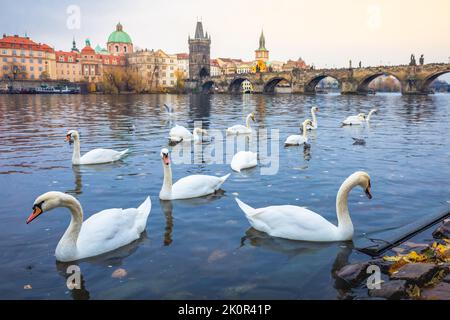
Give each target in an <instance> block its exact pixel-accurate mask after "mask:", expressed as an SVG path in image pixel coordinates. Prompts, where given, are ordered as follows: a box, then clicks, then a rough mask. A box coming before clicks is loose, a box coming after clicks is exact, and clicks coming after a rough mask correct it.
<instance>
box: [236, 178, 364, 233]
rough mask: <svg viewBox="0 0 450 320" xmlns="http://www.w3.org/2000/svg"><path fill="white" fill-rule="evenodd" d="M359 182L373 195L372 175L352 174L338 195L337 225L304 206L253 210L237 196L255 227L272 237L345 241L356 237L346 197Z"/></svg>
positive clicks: (241, 206) (239, 203)
mask: <svg viewBox="0 0 450 320" xmlns="http://www.w3.org/2000/svg"><path fill="white" fill-rule="evenodd" d="M358 185H359V186H361V187H362V188H363V189H364V191H365V193H366V195H367V197H368V198H369V199H371V198H372V194H371V193H370V177H369V175H368V174H367V173H366V172H362V171H358V172H355V173H353V174H352V175H351V176H349V177H348V178H347V179H346V180H345V181H344V183H343V184H342V185H341V187H340V188H339V191H338V193H337V197H336V212H337V220H338V225H337V226H335V225H334V224H332V223H331V222H329V221H328V220H326V219H325V218H323V217H322V216H321V215H319V214H317V213H315V212H313V211H311V210H308V209H306V208H305V207H297V206H291V205H284V206H270V207H265V208H259V209H254V208H252V207H250V206H248V205H247V204H245V203H243V202H242V201H240V200H239V199H237V198H236V201H237V203H238V205H239V207H240V208H241V209H242V211H244V213H245V215H246V217H247V219H248V221H249V222H250V224H251V225H252V227H253V228H255V229H257V230H259V231H263V232H266V233H267V234H269V235H270V236H273V237H279V238H285V239H291V240H304V241H323V242H325V241H344V240H351V239H352V237H353V224H352V221H351V219H350V214H349V212H348V205H347V198H348V194H349V192H350V191H351V190H352V189H353V188H354V187H355V186H358Z"/></svg>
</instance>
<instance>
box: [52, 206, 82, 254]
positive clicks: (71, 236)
mask: <svg viewBox="0 0 450 320" xmlns="http://www.w3.org/2000/svg"><path fill="white" fill-rule="evenodd" d="M61 207H65V208H67V209H69V210H70V213H71V214H72V217H71V219H70V224H69V227H67V229H66V232H64V235H63V236H62V238H61V240H60V241H59V244H58V247H61V248H64V251H65V252H69V251H70V252H73V253H74V252H76V249H77V240H78V235H79V233H80V230H81V225H82V224H83V209H82V208H81V204H80V203H79V202H78V200H76V199H75V198H73V197H65V198H63V199H61Z"/></svg>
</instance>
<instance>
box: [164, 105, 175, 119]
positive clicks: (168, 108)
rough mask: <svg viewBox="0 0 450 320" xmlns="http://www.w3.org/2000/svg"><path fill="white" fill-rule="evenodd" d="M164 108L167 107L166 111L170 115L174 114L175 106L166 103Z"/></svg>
mask: <svg viewBox="0 0 450 320" xmlns="http://www.w3.org/2000/svg"><path fill="white" fill-rule="evenodd" d="M164 109H166V112H167V114H168V115H170V116H171V115H173V108H172V107H171V106H168V105H167V104H165V103H164Z"/></svg>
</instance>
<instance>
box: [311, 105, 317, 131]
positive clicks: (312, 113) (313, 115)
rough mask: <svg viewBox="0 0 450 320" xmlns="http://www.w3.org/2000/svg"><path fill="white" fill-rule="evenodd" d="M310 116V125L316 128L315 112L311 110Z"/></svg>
mask: <svg viewBox="0 0 450 320" xmlns="http://www.w3.org/2000/svg"><path fill="white" fill-rule="evenodd" d="M311 116H312V123H313V126H314V127H316V126H317V118H316V111H315V110H314V109H311Z"/></svg>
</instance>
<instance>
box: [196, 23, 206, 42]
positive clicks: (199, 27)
mask: <svg viewBox="0 0 450 320" xmlns="http://www.w3.org/2000/svg"><path fill="white" fill-rule="evenodd" d="M204 38H205V36H204V34H203V25H202V22H201V21H197V26H196V27H195V39H204Z"/></svg>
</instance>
